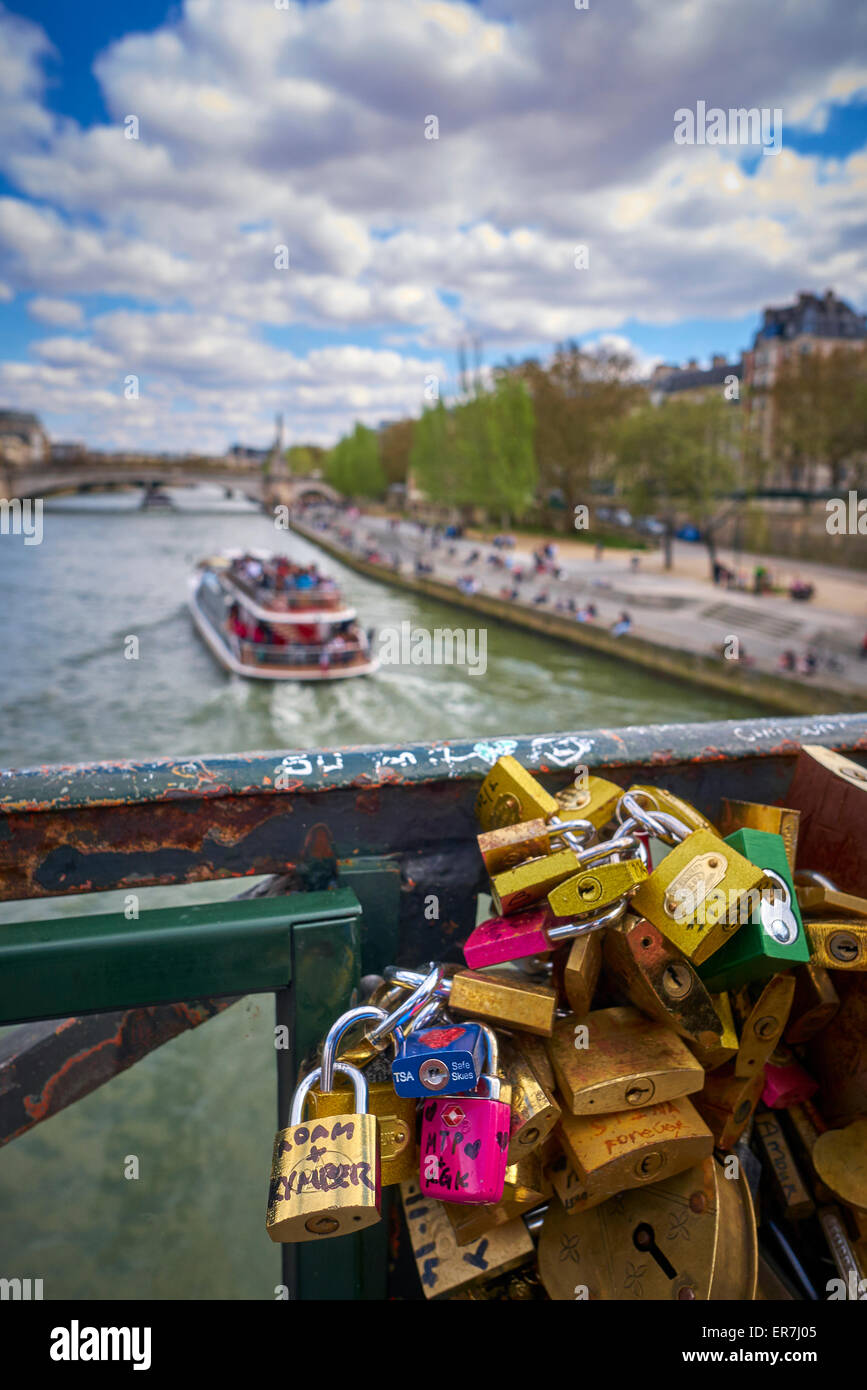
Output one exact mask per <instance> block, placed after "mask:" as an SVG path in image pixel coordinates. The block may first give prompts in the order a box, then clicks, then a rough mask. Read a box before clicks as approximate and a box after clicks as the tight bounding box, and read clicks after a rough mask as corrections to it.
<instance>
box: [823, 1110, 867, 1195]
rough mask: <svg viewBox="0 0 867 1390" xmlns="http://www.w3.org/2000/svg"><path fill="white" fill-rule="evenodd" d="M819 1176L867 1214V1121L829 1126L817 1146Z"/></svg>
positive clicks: (833, 1191) (829, 1187) (830, 1187)
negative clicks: (842, 1126) (836, 1127)
mask: <svg viewBox="0 0 867 1390" xmlns="http://www.w3.org/2000/svg"><path fill="white" fill-rule="evenodd" d="M812 1158H813V1167H814V1168H815V1170H816V1176H817V1177H818V1178H819V1180H820V1181H821V1182H822V1183H824V1185H825V1187H827V1188H828V1190H829V1192H831V1193H832V1194H833V1196H834V1197H836V1198H837V1200H838V1201H841V1202H844V1203H845V1204H846V1206H847V1207H851V1208H852V1210H853V1211H854V1212H855V1213H856V1214H857V1215H858V1216H860V1217H862V1218H864V1217H867V1120H854V1121H853V1122H852V1123H851V1124H848V1125H846V1126H845V1127H844V1128H843V1129H828V1130H826V1131H825V1133H824V1134H820V1135H819V1136H818V1138H817V1139H816V1142H815V1144H814V1145H813V1154H812Z"/></svg>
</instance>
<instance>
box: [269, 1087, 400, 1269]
mask: <svg viewBox="0 0 867 1390" xmlns="http://www.w3.org/2000/svg"><path fill="white" fill-rule="evenodd" d="M336 1069H337V1070H338V1071H342V1072H343V1073H344V1074H345V1075H346V1076H349V1077H350V1078H351V1080H352V1084H353V1086H354V1089H355V1110H354V1111H353V1112H352V1113H343V1114H340V1115H332V1116H329V1117H328V1119H327V1120H326V1121H325V1122H324V1123H323V1122H322V1121H319V1120H309V1121H306V1122H305V1120H304V1107H305V1102H306V1100H307V1096H308V1093H309V1091H310V1089H311V1087H312V1086H314V1085H315V1084H316V1082H317V1081H319V1079H320V1077H321V1075H322V1068H321V1067H317V1068H316V1069H315V1070H314V1071H312V1072H310V1073H309V1075H308V1076H305V1078H304V1080H303V1081H302V1082H301V1084H300V1086H299V1087H298V1088H297V1090H296V1091H295V1094H294V1096H293V1097H292V1108H291V1111H290V1114H289V1125H288V1128H286V1129H280V1130H278V1131H277V1134H276V1137H275V1139H274V1154H273V1157H272V1160H271V1183H270V1187H269V1190H268V1212H267V1216H266V1220H265V1227H266V1230H267V1232H268V1235H269V1236H270V1237H271V1239H272V1240H274V1241H294V1242H300V1241H307V1240H324V1239H327V1238H328V1237H330V1236H344V1235H350V1234H351V1233H352V1232H354V1231H363V1230H364V1228H365V1227H366V1226H372V1225H373V1224H374V1223H375V1222H377V1221H378V1220H379V1217H380V1200H381V1187H380V1170H379V1135H378V1133H377V1121H376V1117H375V1116H373V1115H370V1114H368V1113H367V1082H366V1081H365V1079H364V1077H363V1075H362V1074H361V1072H360V1071H358V1069H357V1068H356V1067H352V1066H349V1065H348V1063H345V1062H338V1063H336Z"/></svg>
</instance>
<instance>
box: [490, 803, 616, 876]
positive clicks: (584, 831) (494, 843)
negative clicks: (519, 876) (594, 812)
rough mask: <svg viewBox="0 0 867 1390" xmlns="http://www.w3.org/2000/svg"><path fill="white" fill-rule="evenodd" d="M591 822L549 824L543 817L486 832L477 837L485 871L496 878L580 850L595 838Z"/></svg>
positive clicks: (558, 821)
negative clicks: (528, 862) (532, 861)
mask: <svg viewBox="0 0 867 1390" xmlns="http://www.w3.org/2000/svg"><path fill="white" fill-rule="evenodd" d="M595 833H596V832H595V828H594V826H593V825H591V823H590V821H588V820H579V819H576V820H560V819H557V820H556V822H555V823H554V824H553V825H548V824H546V822H545V821H543V820H542V819H541V818H540V817H537V818H536V819H535V820H528V821H518V823H517V824H516V825H503V826H500V827H499V828H498V829H496V830H483V831H482V833H481V835H478V836H477V837H476V839H477V843H478V846H479V851H480V853H481V856H482V859H483V860H484V863H485V868H486V870H487V871H488V873H489V874H490V875H491V877H493V876H494V875H495V874H501V873H505V872H506V870H508V869H514V868H516V867H517V865H518V864H523V863H524V862H525V861H526V860H528V859H539V858H542V857H544V856H545V855H549V854H553V853H554V852H555V850H559V849H564V848H568V849H573V850H575V849H580V848H581V847H582V846H583V845H584V843H585V842H586V841H589V840H590V839H591V838H592V837H593V836H594V835H595Z"/></svg>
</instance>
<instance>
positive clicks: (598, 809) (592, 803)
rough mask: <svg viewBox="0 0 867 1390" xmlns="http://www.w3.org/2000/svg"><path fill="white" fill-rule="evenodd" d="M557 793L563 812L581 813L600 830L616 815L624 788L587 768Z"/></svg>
mask: <svg viewBox="0 0 867 1390" xmlns="http://www.w3.org/2000/svg"><path fill="white" fill-rule="evenodd" d="M555 795H556V798H557V802H558V804H559V807H560V810H561V812H566V813H567V814H573V815H576V814H577V815H580V816H582V817H583V818H584V820H588V821H589V822H590V824H591V825H593V826H595V827H596V828H597V830H598V829H601V827H602V826H603V825H606V824H607V822H608V821H610V819H611V817H612V816H613V815H614V812H615V809H616V807H617V803H618V801H619V800H620V798H621V796H622V795H623V788H622V787H618V785H617V783H616V782H609V781H608V780H607V779H606V778H605V777H596V776H594V775H593V774H591V773H589V772H587V771H586V769H585V770H582V772H580V773H579V775H578V776H577V777H576V778H575V781H574V782H573V783H572V784H571V785H570V786H568V787H564V788H563V789H562V791H559V792H557V793H556V794H555Z"/></svg>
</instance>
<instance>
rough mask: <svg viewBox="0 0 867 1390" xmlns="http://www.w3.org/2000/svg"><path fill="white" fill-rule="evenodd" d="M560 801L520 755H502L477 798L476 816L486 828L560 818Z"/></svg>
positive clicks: (495, 828) (494, 828) (493, 828)
mask: <svg viewBox="0 0 867 1390" xmlns="http://www.w3.org/2000/svg"><path fill="white" fill-rule="evenodd" d="M560 809H561V808H560V803H559V802H558V801H557V800H556V798H555V797H553V796H552V795H551V793H550V792H547V791H545V788H544V787H543V786H542V785H541V783H540V782H537V781H536V779H535V777H533V776H532V775H531V773H529V772H527V771H526V769H525V768H523V767H522V766H521V764H520V763H519V762H518V760H517V759H516V758H512V757H509V756H507V757H504V758H498V759H497V761H496V762H495V763H494V766H493V767H492V768H491V770H490V772H489V773H488V775H487V777H486V778H485V780H484V782H483V783H482V785H481V787H480V788H479V794H478V797H477V798H476V818H477V820H478V822H479V824H480V825H481V827H482V829H483V830H497V829H499V828H500V827H501V826H504V825H516V824H517V823H518V822H519V821H528V820H535V819H540V820H543V821H546V822H547V821H550V820H551V818H552V816H553V817H559V814H560Z"/></svg>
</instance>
